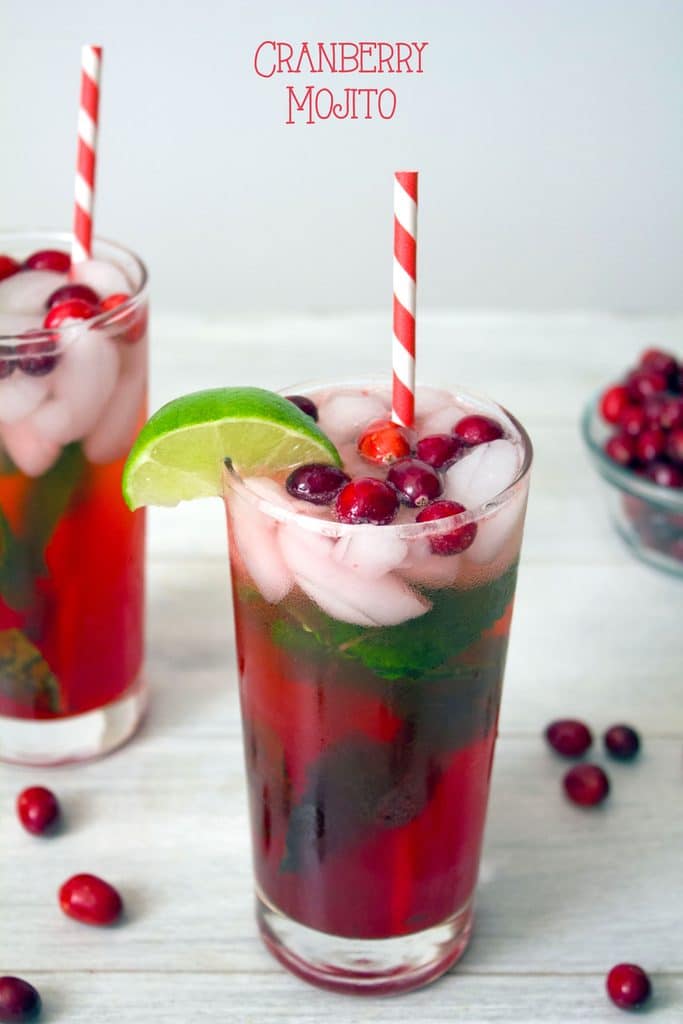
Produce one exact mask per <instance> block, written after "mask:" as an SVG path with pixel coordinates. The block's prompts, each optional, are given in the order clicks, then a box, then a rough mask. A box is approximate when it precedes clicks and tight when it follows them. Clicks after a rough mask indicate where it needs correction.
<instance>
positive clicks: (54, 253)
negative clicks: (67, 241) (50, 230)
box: [24, 249, 71, 274]
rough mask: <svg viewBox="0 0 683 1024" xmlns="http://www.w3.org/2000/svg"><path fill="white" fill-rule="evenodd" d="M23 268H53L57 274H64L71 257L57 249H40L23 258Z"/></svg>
mask: <svg viewBox="0 0 683 1024" xmlns="http://www.w3.org/2000/svg"><path fill="white" fill-rule="evenodd" d="M24 269H25V270H54V271H55V272H56V273H58V274H66V273H68V271H69V270H70V269H71V257H70V256H69V254H68V252H60V250H59V249H40V250H39V251H38V252H34V253H31V255H30V256H28V257H27V258H26V259H25V260H24Z"/></svg>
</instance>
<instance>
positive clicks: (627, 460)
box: [605, 434, 636, 466]
mask: <svg viewBox="0 0 683 1024" xmlns="http://www.w3.org/2000/svg"><path fill="white" fill-rule="evenodd" d="M605 452H606V453H607V455H609V457H610V459H612V461H613V462H618V463H619V465H620V466H630V465H632V463H633V462H634V461H635V457H636V439H635V438H633V437H630V436H629V435H628V434H615V435H614V437H610V438H609V439H608V440H607V441H606V443H605Z"/></svg>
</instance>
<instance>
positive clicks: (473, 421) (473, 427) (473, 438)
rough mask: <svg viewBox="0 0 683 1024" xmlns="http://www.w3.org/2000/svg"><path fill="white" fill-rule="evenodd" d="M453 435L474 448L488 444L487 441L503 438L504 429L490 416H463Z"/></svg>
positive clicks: (454, 428)
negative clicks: (477, 445)
mask: <svg viewBox="0 0 683 1024" xmlns="http://www.w3.org/2000/svg"><path fill="white" fill-rule="evenodd" d="M453 434H454V436H455V437H459V438H460V440H461V441H464V442H465V444H468V445H470V446H474V445H476V444H486V442H487V441H497V440H498V438H500V437H502V436H503V428H502V427H501V425H500V423H496V421H495V420H492V419H491V418H490V417H489V416H477V415H473V416H463V418H462V419H461V420H458V422H457V423H456V424H455V426H454V427H453Z"/></svg>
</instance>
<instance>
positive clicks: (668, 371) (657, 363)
mask: <svg viewBox="0 0 683 1024" xmlns="http://www.w3.org/2000/svg"><path fill="white" fill-rule="evenodd" d="M639 365H640V368H641V370H652V371H654V373H663V374H664V376H665V377H673V375H674V374H675V373H676V371H677V370H678V362H677V360H676V357H675V356H672V355H671V353H670V352H663V351H662V349H661V348H648V349H646V350H645V351H644V352H643V354H642V355H641V357H640V363H639Z"/></svg>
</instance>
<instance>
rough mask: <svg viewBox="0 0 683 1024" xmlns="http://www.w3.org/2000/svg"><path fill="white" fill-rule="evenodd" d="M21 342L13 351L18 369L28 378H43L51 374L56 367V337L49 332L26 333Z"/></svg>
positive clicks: (57, 354)
mask: <svg viewBox="0 0 683 1024" xmlns="http://www.w3.org/2000/svg"><path fill="white" fill-rule="evenodd" d="M22 337H23V338H30V339H31V340H30V341H22V343H21V344H20V345H17V347H16V349H15V353H16V356H17V358H18V360H19V369H20V370H22V372H23V373H27V374H28V375H29V376H30V377H44V376H45V374H47V373H51V372H52V370H54V368H55V366H56V365H57V360H58V359H59V353H58V351H57V337H56V335H55V334H53V333H52V332H50V331H26V332H25V333H24V334H23V335H22Z"/></svg>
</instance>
